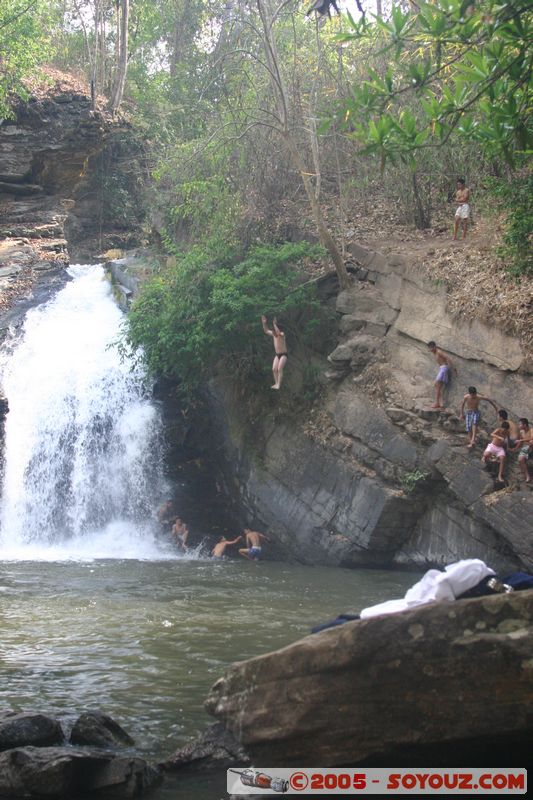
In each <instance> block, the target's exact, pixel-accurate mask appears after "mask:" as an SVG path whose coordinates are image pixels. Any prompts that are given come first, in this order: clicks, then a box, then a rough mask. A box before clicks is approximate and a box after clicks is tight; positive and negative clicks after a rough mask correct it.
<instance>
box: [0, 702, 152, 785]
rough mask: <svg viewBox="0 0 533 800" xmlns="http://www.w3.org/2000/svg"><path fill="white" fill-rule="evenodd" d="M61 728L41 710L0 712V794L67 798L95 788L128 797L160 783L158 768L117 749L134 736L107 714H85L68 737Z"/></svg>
mask: <svg viewBox="0 0 533 800" xmlns="http://www.w3.org/2000/svg"><path fill="white" fill-rule="evenodd" d="M65 728H66V730H65V731H64V730H63V728H62V726H61V723H60V722H59V720H57V719H54V718H53V717H49V716H47V715H45V714H40V713H32V712H15V711H4V712H1V713H0V797H10V798H14V797H26V798H39V797H49V798H65V797H77V796H79V795H81V794H83V796H85V795H87V794H89V793H90V792H95V793H98V795H97V796H98V797H113V798H114V799H115V800H126V798H133V797H138V796H139V795H140V794H142V793H143V792H144V791H146V790H149V789H151V788H152V787H153V786H154V785H155V784H156V783H158V782H159V781H160V779H161V775H160V772H159V770H158V769H157V768H156V767H152V766H150V765H149V764H147V762H146V761H145V760H144V759H142V758H138V757H137V756H135V755H134V754H132V753H131V752H127V753H124V751H123V752H122V753H121V752H119V751H118V748H124V747H130V746H131V745H132V744H133V740H132V739H131V737H130V736H128V734H127V733H126V731H124V730H123V729H122V728H121V727H120V725H118V723H116V722H115V721H114V720H113V719H111V717H108V716H107V715H105V714H102V713H101V712H99V711H91V712H86V713H84V714H81V716H79V717H78V718H77V720H76V721H75V722H74V725H73V726H72V728H71V730H70V735H68V734H67V731H68V728H69V726H65ZM72 745H78V746H74V747H73V746H72ZM80 745H91V746H90V747H87V746H85V747H84V746H80Z"/></svg>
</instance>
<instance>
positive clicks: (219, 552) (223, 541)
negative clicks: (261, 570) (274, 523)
mask: <svg viewBox="0 0 533 800" xmlns="http://www.w3.org/2000/svg"><path fill="white" fill-rule="evenodd" d="M157 521H158V522H159V524H160V525H162V526H163V527H166V528H168V527H170V534H171V536H172V537H173V539H174V542H175V544H176V545H177V546H178V549H179V550H181V552H183V553H185V552H186V551H187V550H188V549H189V545H188V541H189V528H188V526H187V525H186V524H185V523H184V522H183V520H181V519H180V518H179V517H178V516H176V514H175V513H174V504H173V503H172V500H167V501H166V503H163V505H162V506H161V508H160V509H159V511H158V512H157ZM243 535H244V539H245V544H246V547H242V548H240V549H239V551H238V552H239V555H241V556H243V557H244V558H247V559H248V560H249V561H259V560H260V558H261V556H262V552H263V545H262V543H263V542H264V541H266V542H269V541H270V539H269V538H268V536H265V534H264V533H259V531H252V530H251V529H250V528H244V530H243V534H242V535H240V536H237V537H235V539H227V538H226V537H225V536H222V537H221V538H220V539H219V540H218V542H217V543H216V545H215V546H214V547H213V549H212V550H211V555H212V557H213V558H214V559H217V560H224V559H226V558H227V556H226V550H227V549H228V547H231V546H232V545H235V544H237V542H240V541H241V540H242V538H243Z"/></svg>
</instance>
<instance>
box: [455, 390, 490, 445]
mask: <svg viewBox="0 0 533 800" xmlns="http://www.w3.org/2000/svg"><path fill="white" fill-rule="evenodd" d="M482 400H484V401H486V402H487V403H490V404H491V405H492V407H493V408H494V410H495V411H496V412H498V406H497V405H496V403H494V401H493V400H491V399H490V397H484V396H483V395H482V394H478V393H477V389H476V387H475V386H469V387H468V394H465V396H464V397H463V404H462V406H461V419H464V420H465V423H466V432H467V434H468V445H467V447H469V448H472V447H474V445H475V443H476V436H477V432H478V428H479V423H480V422H481V412H480V410H479V404H480V402H481V401H482ZM465 406H466V412H465Z"/></svg>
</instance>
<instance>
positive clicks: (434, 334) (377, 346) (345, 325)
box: [212, 246, 533, 570]
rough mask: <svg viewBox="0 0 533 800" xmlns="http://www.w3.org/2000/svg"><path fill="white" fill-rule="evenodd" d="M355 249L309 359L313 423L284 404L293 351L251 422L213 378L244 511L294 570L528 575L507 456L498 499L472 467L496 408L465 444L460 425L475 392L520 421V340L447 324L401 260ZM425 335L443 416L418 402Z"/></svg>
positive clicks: (530, 501)
mask: <svg viewBox="0 0 533 800" xmlns="http://www.w3.org/2000/svg"><path fill="white" fill-rule="evenodd" d="M352 255H353V257H354V261H355V265H356V268H355V273H356V275H355V279H354V285H353V288H352V289H351V290H349V291H346V292H342V293H341V294H339V295H338V297H337V300H336V308H337V312H338V314H339V330H340V339H339V344H338V346H337V347H336V348H335V349H334V350H333V352H331V354H330V355H329V358H328V361H327V362H326V361H323V363H320V362H318V364H319V367H320V368H321V369H322V372H323V375H324V377H325V380H326V381H327V388H326V391H325V398H324V401H323V403H322V406H321V407H320V408H319V409H315V411H314V416H312V418H311V420H308V419H307V420H303V419H302V415H299V414H298V409H297V407H296V401H295V400H294V397H297V395H296V394H295V388H300V387H299V384H301V381H302V369H301V362H302V360H303V361H305V360H306V359H308V355H304V354H302V353H298V351H297V350H296V352H294V351H291V353H292V352H294V355H295V356H296V357H295V358H292V357H290V361H289V365H288V368H287V379H288V381H287V384H286V386H285V394H286V397H287V398H288V399H285V400H284V399H281V398H280V400H279V409H278V410H276V409H275V407H274V406H273V404H272V403H270V405H269V404H268V403H265V408H264V410H263V412H262V413H261V415H260V416H258V415H257V412H255V419H252V418H251V416H252V415H251V414H250V411H249V409H248V408H247V407H246V405H245V403H244V401H243V399H242V396H240V395H237V394H236V393H235V392H232V391H231V390H230V389H229V388H228V386H227V384H222V383H221V382H217V383H215V384H214V385H213V387H212V396H213V400H212V409H213V414H214V416H215V418H216V420H217V428H218V430H221V431H223V432H224V433H223V448H224V450H225V453H226V461H227V463H228V464H230V465H231V466H232V469H233V472H232V475H231V480H232V481H233V483H234V485H235V487H236V490H237V492H238V494H239V496H240V498H241V500H242V502H243V504H244V506H245V508H246V509H247V512H248V516H249V518H250V519H254V520H255V523H256V524H258V525H263V526H264V527H265V528H267V529H268V530H269V531H270V533H271V534H272V535H273V536H274V538H275V539H277V540H278V541H279V542H281V543H282V545H283V546H284V547H285V549H286V551H288V553H289V554H290V555H291V556H293V557H294V558H296V559H298V560H300V561H302V562H304V563H322V564H331V565H344V566H356V565H364V566H391V565H402V566H404V565H405V566H407V565H410V566H426V565H427V564H444V563H450V562H452V561H455V560H457V559H459V558H468V557H477V558H482V559H483V560H485V561H486V562H487V563H489V564H490V565H491V566H492V567H493V568H495V569H496V570H509V569H513V568H516V567H525V568H526V569H531V568H532V567H533V540H532V539H531V535H530V533H531V529H532V528H531V520H532V519H533V495H532V494H531V492H530V490H529V489H528V488H526V487H525V485H524V484H523V483H521V482H520V481H519V479H518V471H517V465H516V456H511V458H510V459H509V460H508V461H509V464H508V467H507V479H508V484H509V486H508V488H506V489H504V490H503V491H498V492H496V491H495V489H496V488H497V487H496V485H495V482H494V470H493V469H491V468H490V467H489V471H487V470H486V469H485V468H483V466H482V464H481V463H480V456H481V454H482V452H483V447H484V445H485V443H486V442H487V440H488V436H487V430H492V428H493V427H495V425H496V415H495V412H494V411H493V409H492V408H491V407H490V406H486V407H485V408H484V412H485V417H486V424H485V426H484V430H482V432H481V435H480V437H479V439H480V445H479V446H478V447H477V448H476V449H475V450H474V451H469V450H468V449H467V448H466V447H465V445H466V438H465V435H464V434H463V428H464V423H463V422H462V421H461V420H460V419H459V417H458V414H459V409H460V406H461V401H462V398H463V395H464V394H465V392H466V391H467V387H468V386H469V385H472V384H473V385H475V386H477V388H478V391H479V392H480V393H483V394H486V395H488V396H489V397H493V398H494V399H495V400H496V402H497V404H498V405H499V406H500V407H502V408H506V409H507V410H508V412H509V415H510V417H511V418H513V419H515V420H516V419H517V418H518V417H521V416H527V417H529V418H531V417H533V407H532V406H531V398H532V397H533V393H532V389H533V379H532V375H531V367H530V365H529V364H528V361H527V358H526V355H525V354H524V353H523V351H522V349H521V346H520V344H519V342H518V341H517V340H516V339H513V338H511V337H509V336H507V335H506V334H505V333H503V332H502V331H500V330H498V329H497V328H494V327H491V326H490V323H487V324H485V323H483V322H481V321H479V320H475V321H472V322H468V321H465V320H463V319H456V318H453V317H452V316H451V315H450V314H449V313H448V311H447V308H446V293H445V290H444V288H442V287H439V286H438V285H435V283H434V282H431V281H430V280H429V279H428V278H427V277H425V275H424V273H423V270H422V269H421V265H420V264H417V263H416V262H415V261H414V260H413V261H409V260H407V259H406V258H405V257H402V256H394V255H391V256H388V257H385V256H382V255H381V254H379V253H375V252H372V251H367V250H364V249H363V248H360V247H356V246H352ZM431 339H434V340H436V341H437V343H438V344H439V346H440V347H442V348H443V349H444V350H446V351H447V352H448V353H449V354H450V355H451V356H452V358H453V359H454V363H455V364H456V366H457V373H458V374H457V377H455V378H454V380H453V382H452V384H451V386H450V388H449V391H448V396H447V398H446V403H447V410H446V411H444V412H440V411H437V410H434V409H431V408H430V406H431V402H432V400H433V380H434V377H435V374H436V371H437V369H436V365H435V362H434V360H433V359H432V357H431V354H430V353H429V351H428V349H427V342H428V341H429V340H431ZM289 344H290V342H289ZM268 391H269V390H268V388H267V387H265V392H268ZM291 397H292V398H293V399H292V400H291ZM280 409H281V410H280ZM303 416H305V415H303ZM500 488H501V487H500Z"/></svg>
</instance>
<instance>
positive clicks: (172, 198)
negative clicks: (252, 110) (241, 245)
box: [150, 140, 240, 255]
mask: <svg viewBox="0 0 533 800" xmlns="http://www.w3.org/2000/svg"><path fill="white" fill-rule="evenodd" d="M228 158H229V153H228V152H227V150H226V149H224V148H223V147H220V148H215V147H213V146H211V147H206V146H202V142H201V141H198V140H193V141H190V142H185V143H181V144H178V143H175V144H173V145H170V146H168V147H167V148H166V149H165V150H164V155H163V157H162V158H160V159H159V161H158V163H157V165H156V167H155V168H154V170H153V172H152V177H153V180H154V189H153V191H152V195H151V198H150V202H151V204H152V207H153V208H157V209H159V216H160V218H161V219H162V220H163V226H162V227H163V233H162V240H163V243H164V246H165V248H166V250H167V252H169V253H171V254H173V255H179V254H181V252H182V251H183V249H184V247H186V246H190V245H191V244H195V243H197V242H200V241H201V242H203V241H205V240H206V239H211V238H213V239H215V240H216V241H218V242H228V241H233V240H234V234H235V227H236V223H237V219H238V216H239V212H240V198H239V193H238V192H236V191H235V186H234V185H232V183H231V180H230V175H229V165H228Z"/></svg>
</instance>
